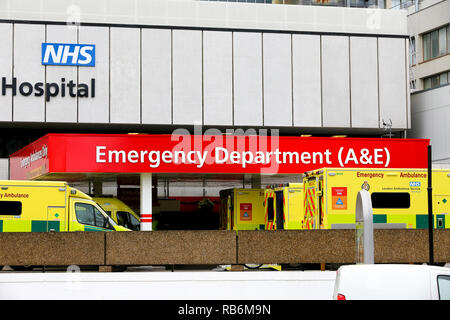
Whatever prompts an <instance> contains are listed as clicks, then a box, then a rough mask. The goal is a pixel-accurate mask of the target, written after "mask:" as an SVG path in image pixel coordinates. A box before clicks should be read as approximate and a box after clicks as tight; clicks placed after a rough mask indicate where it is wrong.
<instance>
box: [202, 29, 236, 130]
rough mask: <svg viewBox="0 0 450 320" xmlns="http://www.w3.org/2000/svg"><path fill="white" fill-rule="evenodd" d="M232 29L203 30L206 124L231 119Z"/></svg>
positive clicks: (217, 123)
mask: <svg viewBox="0 0 450 320" xmlns="http://www.w3.org/2000/svg"><path fill="white" fill-rule="evenodd" d="M232 36H233V35H232V33H231V32H220V31H204V32H203V68H204V69H203V89H204V122H205V125H231V124H232V123H233V96H232V94H233V87H232V86H233V62H232V59H233V57H232V52H233V51H232Z"/></svg>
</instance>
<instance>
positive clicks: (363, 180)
mask: <svg viewBox="0 0 450 320" xmlns="http://www.w3.org/2000/svg"><path fill="white" fill-rule="evenodd" d="M427 176H428V173H427V170H425V169H361V168H323V169H320V170H315V171H311V172H307V173H306V174H305V177H304V180H303V185H304V188H305V195H304V196H305V205H304V215H303V217H302V229H338V228H341V229H342V228H354V227H355V205H356V196H357V194H358V191H359V190H361V189H366V190H367V191H369V192H370V194H371V200H372V207H373V222H374V226H375V227H377V225H381V224H383V225H386V226H389V227H392V228H404V229H426V228H428V200H427V199H428V193H427V187H428V177H427ZM432 184H433V186H432V187H433V216H434V219H433V225H434V227H435V228H437V229H443V228H450V223H449V218H448V217H447V215H448V214H449V213H450V171H449V170H443V169H434V170H433V175H432Z"/></svg>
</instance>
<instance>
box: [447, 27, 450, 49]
mask: <svg viewBox="0 0 450 320" xmlns="http://www.w3.org/2000/svg"><path fill="white" fill-rule="evenodd" d="M447 53H450V24H448V25H447Z"/></svg>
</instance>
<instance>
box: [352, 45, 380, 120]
mask: <svg viewBox="0 0 450 320" xmlns="http://www.w3.org/2000/svg"><path fill="white" fill-rule="evenodd" d="M350 71H351V103H352V127H354V128H357V127H359V128H376V127H378V123H379V122H378V61H377V39H376V38H364V37H351V38H350Z"/></svg>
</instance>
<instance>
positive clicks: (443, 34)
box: [439, 27, 447, 56]
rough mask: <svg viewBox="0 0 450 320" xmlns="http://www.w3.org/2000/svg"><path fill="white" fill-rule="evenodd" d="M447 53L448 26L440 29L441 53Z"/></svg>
mask: <svg viewBox="0 0 450 320" xmlns="http://www.w3.org/2000/svg"><path fill="white" fill-rule="evenodd" d="M446 53H447V28H446V27H444V28H440V29H439V55H440V56H441V55H444V54H446Z"/></svg>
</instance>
